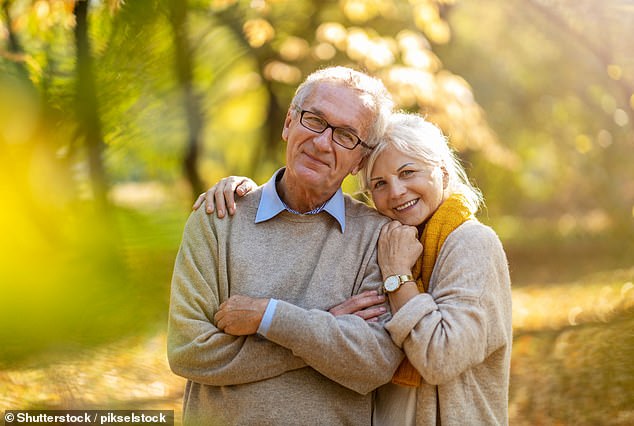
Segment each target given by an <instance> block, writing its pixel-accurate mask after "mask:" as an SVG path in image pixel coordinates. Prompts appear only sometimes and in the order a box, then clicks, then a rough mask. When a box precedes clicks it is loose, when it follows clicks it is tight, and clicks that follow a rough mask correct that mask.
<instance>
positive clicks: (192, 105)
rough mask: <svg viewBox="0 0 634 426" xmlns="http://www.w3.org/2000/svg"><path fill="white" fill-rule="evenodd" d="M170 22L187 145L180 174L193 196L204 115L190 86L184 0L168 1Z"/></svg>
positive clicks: (197, 188)
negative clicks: (181, 96) (181, 95)
mask: <svg viewBox="0 0 634 426" xmlns="http://www.w3.org/2000/svg"><path fill="white" fill-rule="evenodd" d="M169 5H170V22H171V24H172V30H173V33H174V66H175V67H176V77H177V79H178V83H179V85H180V88H181V90H182V92H183V98H184V99H183V101H184V103H185V113H186V115H187V128H188V136H187V145H186V148H185V155H184V157H183V172H184V174H185V177H186V178H187V180H188V181H189V183H190V185H191V189H192V194H193V195H194V197H196V196H197V195H198V194H199V193H200V192H202V190H203V182H202V179H201V178H200V175H199V173H198V163H199V161H200V153H201V150H202V128H203V120H204V114H203V111H202V108H201V105H200V99H199V97H198V96H197V94H196V92H195V90H194V87H193V65H192V62H193V60H192V46H191V45H190V42H189V39H188V33H187V1H186V0H170V2H169Z"/></svg>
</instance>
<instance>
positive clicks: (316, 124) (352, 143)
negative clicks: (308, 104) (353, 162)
mask: <svg viewBox="0 0 634 426" xmlns="http://www.w3.org/2000/svg"><path fill="white" fill-rule="evenodd" d="M299 122H300V123H302V126H304V127H305V128H307V129H308V130H310V131H311V132H315V133H324V132H325V131H326V129H332V140H333V142H334V143H336V144H337V145H339V146H342V147H344V148H346V149H350V150H352V149H355V148H356V147H357V145H361V146H363V147H365V148H367V149H372V147H371V146H369V145H368V144H366V143H365V142H363V141H362V140H361V139H359V136H357V135H355V134H354V133H352V132H351V131H350V130H347V129H344V128H343V127H334V126H331V125H330V124H329V123H328V122H327V121H326V120H324V119H323V118H321V117H319V116H318V115H316V114H315V113H313V112H310V111H306V110H301V116H300V119H299Z"/></svg>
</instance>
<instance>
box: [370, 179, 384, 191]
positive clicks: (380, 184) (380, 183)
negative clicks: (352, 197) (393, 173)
mask: <svg viewBox="0 0 634 426" xmlns="http://www.w3.org/2000/svg"><path fill="white" fill-rule="evenodd" d="M383 185H385V182H383V181H382V180H380V181H378V182H375V183H374V186H373V187H372V189H379V188H380V187H382V186H383Z"/></svg>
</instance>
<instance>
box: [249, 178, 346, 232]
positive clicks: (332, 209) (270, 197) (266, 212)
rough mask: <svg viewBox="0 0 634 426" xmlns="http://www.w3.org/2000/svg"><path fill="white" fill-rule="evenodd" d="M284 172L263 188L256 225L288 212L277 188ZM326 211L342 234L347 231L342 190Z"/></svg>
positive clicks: (339, 190)
mask: <svg viewBox="0 0 634 426" xmlns="http://www.w3.org/2000/svg"><path fill="white" fill-rule="evenodd" d="M284 170H285V169H284V168H281V169H279V170H278V171H277V172H275V174H274V175H273V177H271V179H269V181H268V182H267V183H265V184H264V185H263V186H262V198H261V199H260V205H259V206H258V212H257V214H256V215H255V223H260V222H264V221H267V220H269V219H271V218H273V217H275V216H277V215H278V214H280V213H281V212H283V211H284V210H286V206H285V205H284V203H283V202H282V199H281V198H280V196H279V194H278V193H277V188H276V187H275V182H276V181H277V178H278V176H281V175H280V173H283V172H284ZM324 211H325V212H328V213H329V214H330V215H331V216H332V217H334V218H335V219H336V220H337V222H339V227H340V228H341V232H344V231H345V229H346V207H345V202H344V199H343V191H342V190H341V188H339V189H338V190H337V192H335V195H333V196H332V197H330V199H329V200H328V201H327V202H326V205H325V206H324Z"/></svg>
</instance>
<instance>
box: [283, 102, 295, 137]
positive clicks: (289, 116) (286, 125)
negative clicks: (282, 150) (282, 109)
mask: <svg viewBox="0 0 634 426" xmlns="http://www.w3.org/2000/svg"><path fill="white" fill-rule="evenodd" d="M292 120H293V117H292V111H291V109H290V108H289V110H288V112H287V113H286V118H285V119H284V127H283V128H282V140H283V141H284V142H288V132H289V128H290V126H291V121H292Z"/></svg>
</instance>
